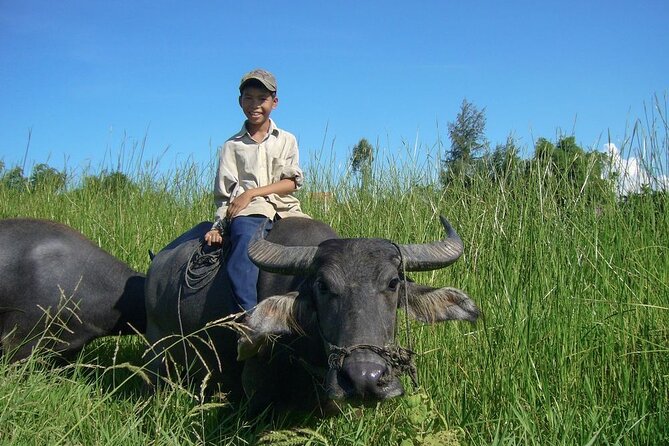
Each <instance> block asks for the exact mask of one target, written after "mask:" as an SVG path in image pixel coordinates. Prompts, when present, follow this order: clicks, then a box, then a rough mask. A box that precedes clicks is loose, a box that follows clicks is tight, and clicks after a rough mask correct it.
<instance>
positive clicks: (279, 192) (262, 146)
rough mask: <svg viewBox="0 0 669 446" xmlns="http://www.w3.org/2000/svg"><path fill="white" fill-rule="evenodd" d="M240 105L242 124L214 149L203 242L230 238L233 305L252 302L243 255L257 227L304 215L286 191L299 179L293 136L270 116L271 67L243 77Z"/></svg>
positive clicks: (247, 306)
mask: <svg viewBox="0 0 669 446" xmlns="http://www.w3.org/2000/svg"><path fill="white" fill-rule="evenodd" d="M239 92H240V96H239V105H240V107H241V108H242V111H243V112H244V116H246V120H245V121H244V125H243V126H242V129H241V130H240V131H239V132H238V133H237V134H236V135H234V136H233V137H231V138H230V139H228V140H227V141H226V142H225V144H224V145H223V147H222V148H221V149H220V151H219V158H218V169H217V172H216V180H215V183H214V201H215V203H216V206H217V210H216V217H215V222H214V225H213V226H212V228H211V230H210V231H209V232H207V234H206V235H205V242H206V243H207V244H208V245H212V244H214V245H215V244H220V243H222V242H223V238H224V237H225V238H227V239H228V241H229V242H230V249H229V253H228V258H227V262H226V270H227V273H228V276H229V278H230V284H231V286H232V292H233V295H234V298H235V301H236V302H235V305H236V308H235V310H239V309H242V310H245V311H248V310H251V309H252V308H253V307H254V306H255V305H256V304H257V303H258V297H257V290H256V287H257V282H258V272H259V270H258V268H257V267H256V266H255V265H254V264H253V263H252V262H251V260H250V259H249V257H248V252H247V251H248V245H249V242H250V240H251V238H252V236H253V235H254V234H255V232H256V230H257V228H258V227H259V226H260V225H262V224H263V223H266V222H267V226H266V229H267V230H269V227H271V222H272V221H274V220H276V219H277V218H284V217H289V216H301V217H306V216H307V215H305V214H303V213H302V210H301V209H300V202H299V201H298V200H297V198H295V197H294V196H293V195H291V193H292V192H294V191H295V190H297V189H298V188H299V187H300V186H301V185H302V183H303V181H304V177H303V173H302V170H301V169H300V167H299V164H298V163H299V154H298V149H297V140H296V138H295V136H293V135H292V134H291V133H289V132H286V131H285V130H282V129H279V128H278V127H277V126H276V125H275V124H274V122H273V121H272V120H271V119H270V115H271V113H272V111H273V110H274V109H276V107H277V105H278V103H279V98H278V97H277V84H276V79H275V78H274V75H272V74H271V73H270V72H268V71H265V70H262V69H256V70H253V71H251V72H249V73H247V74H245V75H244V77H242V80H241V82H240V84H239Z"/></svg>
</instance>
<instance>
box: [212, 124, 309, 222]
mask: <svg viewBox="0 0 669 446" xmlns="http://www.w3.org/2000/svg"><path fill="white" fill-rule="evenodd" d="M284 178H292V179H293V180H294V181H295V185H296V187H297V188H300V187H301V186H302V184H303V183H304V176H303V173H302V169H300V167H299V153H298V149H297V139H296V138H295V136H293V134H291V133H289V132H286V131H285V130H281V129H279V128H278V127H277V126H276V125H275V124H274V121H272V120H271V119H270V128H269V132H268V133H267V136H266V137H265V139H264V140H263V141H262V142H260V143H258V142H256V141H254V140H253V138H251V135H249V133H248V131H247V130H246V125H243V126H242V129H241V130H240V131H239V132H238V133H237V134H236V135H234V136H233V137H231V138H230V139H228V140H227V141H226V142H225V144H223V146H222V147H221V148H220V149H219V153H218V169H217V171H216V180H215V181H214V202H215V204H216V207H217V209H216V223H217V224H218V225H220V224H221V223H220V222H219V220H220V221H223V220H224V219H225V216H226V213H227V210H228V206H229V205H230V202H231V201H232V200H234V198H235V197H237V196H238V195H240V194H241V193H243V192H245V191H247V190H249V189H254V188H257V187H262V186H267V185H269V184H273V183H276V182H277V181H280V180H282V179H284ZM253 214H257V215H264V216H266V217H267V218H269V219H273V218H274V217H275V216H276V215H277V214H278V215H279V216H280V217H288V216H300V217H307V215H306V214H304V213H303V212H302V209H301V208H300V202H299V200H298V199H297V198H295V197H294V196H293V195H292V194H289V195H277V194H270V195H268V196H266V197H255V198H254V199H253V200H252V201H251V202H250V203H249V205H248V206H247V207H246V208H245V209H244V210H242V211H241V212H240V213H239V214H238V215H240V216H242V215H253ZM217 224H215V225H214V227H217ZM218 227H219V228H220V226H218Z"/></svg>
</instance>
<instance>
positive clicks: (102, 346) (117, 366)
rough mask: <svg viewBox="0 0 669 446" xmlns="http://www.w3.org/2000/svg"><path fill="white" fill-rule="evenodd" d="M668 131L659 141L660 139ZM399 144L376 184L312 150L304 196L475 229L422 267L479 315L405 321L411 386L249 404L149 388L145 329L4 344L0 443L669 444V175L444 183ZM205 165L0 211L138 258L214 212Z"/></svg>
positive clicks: (330, 217)
mask: <svg viewBox="0 0 669 446" xmlns="http://www.w3.org/2000/svg"><path fill="white" fill-rule="evenodd" d="M651 136H652V135H651ZM664 136H665V137H664V139H663V140H662V139H658V138H657V137H656V138H655V139H653V138H651V140H650V141H651V143H654V144H656V146H657V147H656V149H657V150H656V152H657V153H659V154H660V155H661V156H667V154H669V146H667V144H666V129H665V134H664ZM628 150H629V148H628ZM382 159H383V158H382ZM388 159H389V160H390V157H389V158H388ZM406 159H408V160H409V161H408V162H407V163H406V164H402V165H397V164H396V163H395V162H384V161H381V162H379V163H377V164H376V165H375V170H374V175H373V181H371V183H369V184H366V185H365V187H358V185H357V183H355V182H352V181H350V179H349V178H347V177H346V176H345V175H343V176H332V175H329V174H325V175H324V174H323V172H331V171H332V165H331V164H328V163H331V161H326V162H325V163H324V165H321V164H320V163H321V161H320V160H316V161H315V162H312V163H311V165H310V166H311V167H310V169H309V172H308V178H309V179H310V180H311V181H310V182H309V184H308V185H307V186H306V187H305V188H304V189H303V190H301V191H299V196H300V198H301V201H302V204H303V208H304V210H305V212H307V213H309V214H310V215H312V216H313V217H315V218H319V219H322V220H324V221H327V222H328V223H330V224H331V225H332V226H333V227H334V228H335V229H336V230H337V231H338V232H339V234H340V235H341V236H343V237H384V238H389V239H392V240H393V241H396V242H400V243H408V242H410V243H416V242H424V241H431V240H435V239H437V238H440V237H442V236H443V234H442V232H443V230H442V229H441V228H440V227H439V223H438V221H439V220H438V216H439V215H440V214H443V215H445V216H446V217H447V218H448V219H449V220H450V221H451V223H452V224H453V226H454V227H455V228H456V230H457V231H458V232H459V234H460V235H461V237H462V239H463V240H464V242H465V253H464V255H463V257H462V259H461V260H460V261H458V262H457V263H456V264H454V265H453V266H451V267H449V268H448V269H445V270H440V271H434V272H427V273H419V274H415V276H414V279H416V280H417V281H419V282H422V283H426V284H429V285H433V286H456V287H459V288H462V289H464V290H465V291H466V292H467V293H469V294H470V296H471V297H472V298H473V299H474V300H475V301H476V302H477V303H478V305H479V306H480V307H481V309H482V310H483V315H484V316H483V318H482V320H481V321H480V322H479V323H478V324H476V325H470V324H466V323H448V324H442V325H438V326H422V325H419V324H417V323H410V326H409V329H410V333H411V339H412V342H413V346H414V348H415V349H416V350H417V351H418V352H419V357H418V369H419V384H420V387H419V388H418V389H412V388H411V387H410V386H409V385H408V386H407V390H408V393H409V395H408V396H407V397H404V398H401V399H397V400H394V401H389V402H386V403H383V404H380V405H378V406H377V407H372V408H365V409H363V410H359V409H354V408H347V409H345V410H344V412H343V414H341V415H339V416H337V417H334V418H330V419H325V420H319V419H316V418H311V417H306V416H297V417H296V416H292V417H286V418H285V419H279V420H274V421H267V420H264V421H262V420H251V421H250V420H247V419H245V418H244V416H243V414H244V410H245V409H244V407H241V408H239V409H233V408H230V407H228V406H227V405H226V402H225V399H222V400H208V401H205V400H202V399H200V398H199V397H198V394H197V392H191V391H190V390H189V389H185V388H181V387H179V386H174V387H173V388H166V389H163V390H162V391H161V392H159V393H158V394H156V395H154V396H149V395H147V394H145V393H144V391H143V390H142V382H143V378H142V372H141V368H142V367H143V365H144V362H143V361H144V360H143V358H142V351H143V349H144V343H143V342H142V340H141V339H140V338H139V337H131V338H125V339H108V340H102V341H98V342H96V343H94V344H93V345H91V346H90V347H89V348H87V349H86V351H85V352H83V354H82V356H81V357H80V359H79V360H78V361H77V362H76V363H75V364H72V365H69V366H65V367H51V366H46V365H44V362H43V359H42V357H41V356H36V357H35V358H33V359H31V360H30V361H28V362H26V363H22V364H6V363H0V444H21V445H44V444H50V445H59V444H67V445H70V444H81V445H96V444H100V445H102V444H105V445H111V444H114V445H117V444H123V445H126V444H127V445H135V444H137V445H140V444H141V445H145V444H155V445H171V444H174V445H203V444H256V443H259V444H312V445H317V444H329V445H376V444H403V445H409V444H413V445H419V444H453V445H455V444H472V445H479V444H481V445H483V444H486V445H487V444H504V445H512V444H523V445H526V444H536V445H557V444H578V445H586V444H587V445H595V444H597V445H598V444H629V445H646V444H647V445H656V444H669V386H668V384H669V214H668V213H667V209H668V207H667V206H668V204H669V203H668V201H669V199H668V198H667V194H646V195H641V196H638V197H634V198H633V199H629V200H626V201H625V200H619V199H617V198H616V197H615V196H614V195H613V194H609V195H602V197H601V198H600V200H599V201H597V202H596V203H593V202H592V201H591V200H585V199H584V198H583V197H582V196H580V195H579V193H578V188H576V189H574V188H570V189H569V192H565V190H566V189H565V188H564V187H563V184H562V183H561V179H560V178H553V177H549V176H547V174H546V170H542V169H541V168H535V169H533V170H532V171H531V172H530V174H529V175H527V176H524V177H522V178H520V177H513V178H508V179H504V178H503V177H502V178H501V179H497V180H495V181H492V180H490V179H488V178H486V177H483V176H481V177H478V178H474V180H473V184H471V185H468V186H467V187H465V186H464V185H462V184H458V183H457V182H456V183H454V184H453V185H451V186H449V188H447V189H443V188H442V187H440V186H437V185H434V184H431V183H430V182H429V181H426V178H427V179H429V178H436V176H435V175H434V172H435V170H436V169H438V166H437V165H434V164H430V163H429V162H426V163H425V164H424V165H423V164H420V165H415V164H413V160H411V158H410V157H408V158H406ZM428 159H429V157H428ZM430 170H431V172H432V173H430ZM210 175H211V170H209V169H199V168H198V167H197V166H193V165H186V166H184V167H183V168H182V169H180V170H179V171H176V172H171V173H170V174H169V175H166V176H165V177H164V178H158V179H156V178H155V176H153V175H152V176H151V178H148V179H147V178H144V177H143V176H142V172H141V171H139V172H136V173H135V174H134V176H133V178H135V179H137V181H136V183H137V186H138V187H132V188H128V189H123V190H118V191H115V192H110V191H99V190H98V191H92V190H85V189H84V190H82V189H77V188H70V190H68V191H66V192H61V193H54V192H51V191H49V190H39V191H35V192H32V193H26V192H15V191H11V190H6V189H3V188H0V217H2V218H7V217H17V216H22V217H39V218H48V219H54V220H58V221H62V222H64V223H67V224H69V225H70V226H72V227H74V228H76V229H78V230H80V231H81V232H83V233H84V234H85V235H86V236H87V237H89V238H91V239H92V240H94V241H95V242H96V243H98V244H99V245H100V246H101V247H103V248H104V249H106V250H107V251H109V252H110V253H112V254H113V255H115V256H117V257H118V258H119V259H121V260H123V261H125V262H127V263H129V264H130V265H131V266H133V267H134V268H136V269H138V270H140V271H145V270H146V269H147V267H148V263H149V258H148V254H147V251H148V250H149V249H152V250H157V249H160V248H161V247H162V246H164V245H165V244H166V243H168V242H169V241H171V240H172V239H173V238H174V237H176V236H177V235H179V234H180V233H181V232H183V231H184V230H185V229H187V228H190V227H191V226H192V225H194V224H195V223H198V222H199V221H201V220H204V219H209V218H211V215H212V213H213V206H212V204H211V198H210V195H209V190H208V187H207V186H208V184H210V181H208V180H205V181H202V178H201V177H202V176H204V177H208V176H210ZM203 184H204V185H205V186H202V185H203ZM324 191H327V192H330V194H331V195H329V196H326V197H324V196H323V195H322V194H317V193H314V192H324ZM400 320H403V318H400ZM402 323H403V322H402ZM405 335H406V334H405V332H404V331H403V330H401V331H400V336H399V340H400V341H402V342H404V339H405ZM138 368H140V371H138ZM407 384H408V383H407ZM291 429H292V430H291Z"/></svg>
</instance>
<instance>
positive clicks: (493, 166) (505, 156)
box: [486, 135, 523, 180]
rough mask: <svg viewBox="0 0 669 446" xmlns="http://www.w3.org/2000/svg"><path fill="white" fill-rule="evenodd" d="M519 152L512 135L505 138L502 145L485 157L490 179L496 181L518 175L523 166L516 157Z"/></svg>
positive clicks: (498, 145)
mask: <svg viewBox="0 0 669 446" xmlns="http://www.w3.org/2000/svg"><path fill="white" fill-rule="evenodd" d="M519 152H520V149H519V148H518V145H517V144H516V140H515V138H514V137H513V135H509V136H507V138H506V142H505V143H504V144H497V145H496V146H495V150H494V151H493V152H492V153H491V154H490V155H488V156H487V157H486V158H487V159H486V164H487V166H488V175H489V176H490V178H492V179H497V180H498V179H502V178H509V177H510V176H512V175H514V174H517V173H519V172H518V171H519V169H521V166H522V164H523V163H522V162H521V159H520V157H519V156H518V153H519Z"/></svg>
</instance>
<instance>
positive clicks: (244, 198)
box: [226, 189, 254, 218]
mask: <svg viewBox="0 0 669 446" xmlns="http://www.w3.org/2000/svg"><path fill="white" fill-rule="evenodd" d="M252 191H253V189H251V190H247V191H245V192H243V193H242V194H240V195H238V196H237V197H236V198H235V199H234V200H232V202H231V203H230V206H228V212H227V214H226V215H227V217H228V218H234V217H235V216H236V215H237V214H239V213H240V212H241V211H243V210H244V209H245V208H246V206H248V205H249V203H250V202H251V200H253V197H254V196H253V192H252Z"/></svg>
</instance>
